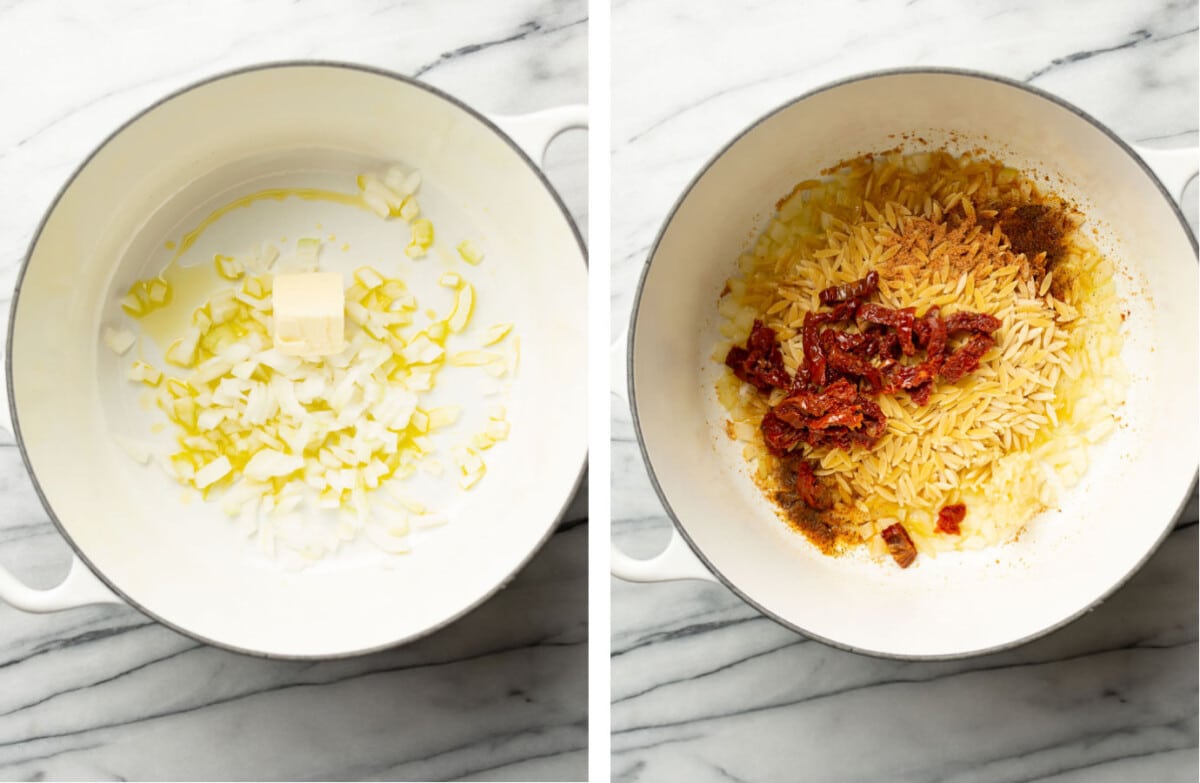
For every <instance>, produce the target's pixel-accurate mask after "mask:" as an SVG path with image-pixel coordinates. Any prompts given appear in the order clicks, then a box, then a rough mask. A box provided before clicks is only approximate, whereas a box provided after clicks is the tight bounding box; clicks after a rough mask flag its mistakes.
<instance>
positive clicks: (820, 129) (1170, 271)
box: [613, 70, 1200, 658]
mask: <svg viewBox="0 0 1200 783" xmlns="http://www.w3.org/2000/svg"><path fill="white" fill-rule="evenodd" d="M906 132H916V135H917V136H920V137H921V138H922V139H924V140H925V141H927V142H929V145H928V146H932V147H937V146H948V147H950V148H952V149H957V150H964V151H965V150H970V149H974V148H975V147H977V146H981V147H983V148H984V149H986V150H988V151H989V152H991V153H993V154H994V155H996V156H998V157H999V158H1001V159H1003V160H1006V161H1009V162H1010V163H1011V164H1016V165H1018V166H1020V167H1022V168H1025V169H1028V170H1033V171H1037V172H1040V173H1046V174H1048V175H1049V176H1050V177H1051V180H1052V186H1053V188H1055V189H1056V190H1059V191H1060V192H1062V193H1064V195H1067V196H1068V197H1070V198H1073V199H1075V200H1077V201H1078V202H1079V203H1080V205H1081V206H1082V208H1083V210H1084V212H1085V213H1086V214H1087V216H1088V217H1089V219H1090V222H1091V225H1093V226H1095V227H1097V228H1098V229H1099V233H1100V241H1101V244H1102V246H1103V248H1104V249H1105V250H1106V251H1107V252H1108V253H1110V254H1111V255H1112V256H1113V257H1114V258H1115V259H1117V261H1118V262H1119V264H1120V266H1121V267H1122V268H1123V269H1125V270H1127V271H1128V273H1129V277H1128V279H1126V278H1125V277H1124V276H1122V277H1121V279H1120V281H1119V285H1120V289H1121V291H1122V293H1123V295H1125V296H1127V298H1128V300H1129V306H1130V311H1131V313H1130V317H1129V319H1128V321H1127V328H1128V334H1127V339H1126V345H1125V349H1124V360H1125V362H1126V364H1127V365H1128V366H1129V368H1130V370H1131V371H1132V373H1133V375H1134V381H1133V385H1132V388H1131V389H1130V393H1129V395H1128V401H1127V403H1126V405H1125V407H1124V408H1123V409H1122V410H1121V411H1120V416H1121V419H1122V420H1123V421H1124V422H1125V426H1124V427H1123V428H1122V429H1121V430H1120V431H1119V432H1118V434H1117V435H1115V436H1114V437H1112V438H1110V439H1109V440H1108V441H1107V442H1106V443H1105V444H1104V446H1103V448H1102V449H1100V450H1099V451H1098V452H1096V453H1094V454H1092V455H1091V456H1092V463H1091V468H1090V470H1089V471H1088V474H1087V477H1086V479H1085V481H1084V482H1083V483H1082V484H1081V485H1080V486H1079V487H1078V488H1077V489H1076V490H1074V491H1072V492H1071V493H1070V494H1069V495H1068V496H1067V497H1066V498H1064V500H1063V502H1062V508H1061V512H1058V511H1052V512H1047V513H1045V514H1043V515H1041V516H1040V517H1038V518H1037V519H1035V520H1033V521H1032V523H1031V524H1030V526H1029V528H1028V530H1027V531H1026V532H1025V534H1023V535H1022V536H1021V538H1020V540H1019V541H1018V542H1016V543H1013V544H1010V545H1007V546H1004V547H1002V548H999V549H997V550H995V551H989V552H982V553H964V554H952V555H939V556H938V557H937V558H930V557H924V558H921V559H920V561H919V562H918V564H917V565H916V566H914V567H912V568H909V569H907V570H900V569H898V568H895V567H894V566H892V565H890V564H880V563H875V562H871V561H869V560H868V559H866V558H865V556H864V557H854V556H848V557H842V558H829V557H825V556H823V555H821V554H820V553H819V552H817V551H816V550H815V548H813V547H812V546H810V545H809V544H808V543H807V542H806V541H805V540H804V539H803V538H802V537H801V536H799V535H796V534H794V533H792V532H791V531H790V530H789V529H788V528H787V527H786V526H785V525H784V524H783V523H782V522H780V521H779V519H778V518H777V517H776V515H775V513H774V511H773V509H772V508H771V506H770V505H769V503H768V502H767V501H766V500H765V499H764V498H763V497H762V496H761V494H760V493H759V492H758V490H757V489H756V488H755V487H754V485H753V484H752V482H751V480H750V478H749V477H748V475H747V473H746V469H745V465H744V462H743V460H742V458H741V455H740V453H739V452H740V446H738V445H736V444H734V443H731V442H730V441H729V440H728V439H727V438H726V437H725V436H724V435H723V432H722V426H721V424H722V422H723V421H724V419H725V415H724V411H723V410H722V409H721V408H720V405H719V403H718V402H717V401H716V398H715V392H714V389H713V385H714V382H715V380H716V378H717V377H718V374H719V373H720V371H721V368H720V367H718V366H717V365H716V364H715V363H714V362H712V361H711V360H710V358H709V357H710V355H711V353H712V351H713V346H714V345H715V343H716V341H717V339H718V332H717V327H718V319H717V315H716V304H717V299H718V296H719V294H720V291H721V288H722V286H723V284H724V282H725V280H726V279H727V278H728V277H730V276H731V275H732V274H733V273H734V270H735V261H736V259H737V257H738V255H739V253H740V252H742V251H743V250H744V249H745V248H746V246H747V242H748V237H752V236H753V234H754V233H756V232H751V231H750V229H752V228H759V227H761V226H762V225H763V222H764V221H765V220H766V219H767V218H769V216H770V213H771V211H772V207H771V205H772V204H773V203H774V202H775V200H776V199H777V198H779V197H780V195H782V194H785V193H787V192H789V190H790V189H791V187H792V185H793V184H794V183H795V182H797V181H799V180H802V179H807V178H810V177H812V176H816V175H817V174H818V172H820V171H821V170H822V169H823V168H825V167H827V166H830V165H831V164H833V163H835V162H836V161H840V160H844V159H847V158H850V157H853V156H856V155H858V154H860V153H863V152H869V151H879V150H884V149H889V148H891V147H894V146H896V145H897V144H898V143H900V142H901V141H902V139H901V134H903V133H906ZM910 148H913V147H910ZM1148 164H1149V165H1148ZM1151 167H1153V170H1154V171H1155V172H1156V173H1157V174H1158V179H1157V180H1156V178H1155V176H1154V174H1152V173H1151ZM1196 167H1197V155H1196V152H1195V151H1194V150H1189V151H1183V152H1178V153H1167V152H1156V151H1152V150H1141V151H1139V152H1136V153H1135V152H1134V151H1133V150H1132V149H1130V147H1129V146H1128V145H1126V144H1124V143H1123V142H1122V141H1121V140H1120V139H1118V138H1117V137H1116V136H1115V135H1113V134H1112V132H1110V131H1108V130H1107V129H1105V128H1104V127H1103V126H1102V125H1100V124H1099V123H1098V122H1096V121H1095V120H1094V119H1092V118H1090V117H1088V116H1087V115H1086V114H1084V113H1083V112H1081V111H1079V110H1078V109H1076V108H1074V107H1072V106H1069V105H1067V104H1066V103H1064V102H1063V101H1061V100H1059V99H1057V98H1055V97H1053V96H1050V95H1047V94H1045V93H1042V92H1040V91H1037V90H1034V89H1031V88H1029V87H1026V86H1024V85H1020V84H1017V83H1013V82H1009V81H1006V80H1003V79H998V78H995V77H992V76H987V75H983V74H977V73H967V72H958V71H944V70H913V71H904V70H902V71H892V72H886V73H880V74H873V75H867V76H863V77H860V78H855V79H851V80H848V81H845V82H841V83H838V84H834V85H832V86H829V87H826V88H823V89H820V90H817V91H815V92H813V93H810V94H808V95H805V96H803V97H801V98H799V99H797V100H795V101H793V102H791V103H789V104H787V105H785V106H783V107H782V108H780V109H778V110H777V111H775V112H773V113H771V114H770V115H768V116H766V117H765V118H763V119H762V120H760V121H758V122H756V123H754V124H753V125H751V126H750V127H749V128H748V129H746V131H744V132H743V133H742V134H741V135H740V136H738V137H737V138H736V139H734V140H733V141H732V142H731V143H730V144H729V145H728V146H726V147H725V148H724V149H723V150H722V151H721V152H720V153H719V154H718V155H717V156H716V157H715V158H714V159H713V160H712V161H711V162H710V163H709V164H708V165H707V166H705V168H704V169H703V170H702V172H701V173H700V174H699V176H697V178H696V179H695V180H694V181H693V182H692V184H691V185H690V187H689V188H688V189H687V191H686V192H685V193H684V195H683V196H682V197H681V198H680V200H679V201H678V203H677V204H676V205H675V208H674V210H673V211H672V213H671V215H670V217H669V218H668V220H667V222H666V225H665V226H664V228H663V229H662V232H661V233H660V234H659V237H658V240H657V242H656V243H655V245H654V248H653V250H652V252H651V255H650V260H649V262H648V264H647V266H646V269H645V273H644V275H643V277H642V280H641V283H640V287H639V289H638V295H637V299H636V301H635V305H634V312H633V317H632V321H631V326H630V332H629V340H628V342H629V345H628V372H629V379H628V381H629V385H628V389H629V395H630V399H631V401H632V409H633V414H634V422H635V425H636V428H637V432H638V438H639V441H640V443H641V446H642V453H643V456H644V457H645V461H646V465H647V468H648V469H649V473H650V477H651V481H652V482H653V484H654V486H655V488H656V490H657V491H658V494H659V497H660V498H661V500H662V502H663V505H664V506H665V508H666V509H667V512H668V513H669V514H670V516H671V518H672V519H673V520H674V522H675V525H676V530H675V531H674V534H673V536H672V539H671V542H670V544H669V545H668V546H667V548H666V550H665V551H664V552H662V553H661V554H660V555H659V556H657V557H655V558H653V559H651V560H647V561H638V560H633V559H631V558H629V557H627V556H625V555H623V554H622V553H620V552H616V551H614V553H613V573H614V574H615V575H617V576H619V577H621V578H624V579H629V580H635V581H660V580H667V579H684V578H701V579H703V578H707V579H713V578H714V575H715V577H717V578H719V579H720V581H722V582H724V583H725V584H726V585H728V586H729V587H730V588H731V589H732V590H734V591H735V592H736V593H737V594H738V595H740V596H741V597H742V598H744V599H745V600H746V601H748V602H749V603H751V604H752V605H754V606H755V607H757V608H758V609H760V610H761V611H762V612H764V613H765V614H767V615H769V616H770V617H772V618H774V619H776V620H778V621H779V622H781V623H783V624H785V625H787V626H789V627H791V628H793V629H795V630H797V631H799V632H802V633H804V634H807V635H809V636H812V637H815V638H818V639H821V640H824V641H826V642H828V643H830V644H833V645H836V646H839V647H843V648H847V649H851V650H855V651H860V652H866V653H871V654H877V655H884V656H894V657H911V658H938V657H955V656H965V655H973V654H978V653H982V652H986V651H991V650H996V649H999V648H1003V647H1006V646H1012V645H1015V644H1019V643H1021V642H1024V641H1028V640H1030V639H1032V638H1034V637H1037V636H1039V635H1041V634H1045V633H1047V632H1049V631H1051V630H1053V629H1055V628H1058V627H1060V626H1062V625H1063V624H1065V623H1067V622H1070V621H1071V620H1072V619H1074V618H1075V617H1078V616H1079V615H1080V614H1082V613H1083V612H1085V611H1086V610H1087V609H1088V608H1089V607H1092V606H1094V605H1095V604H1097V603H1098V602H1099V601H1101V600H1102V599H1103V598H1104V597H1105V596H1107V595H1108V594H1109V593H1111V592H1112V591H1113V590H1115V589H1116V588H1117V587H1118V586H1120V585H1121V584H1122V583H1123V582H1124V581H1125V580H1126V579H1128V578H1129V577H1130V575H1132V574H1133V572H1134V571H1136V570H1137V569H1138V567H1139V566H1141V564H1142V563H1144V562H1145V561H1146V559H1147V558H1148V557H1149V556H1150V554H1151V553H1152V552H1153V551H1154V549H1155V547H1157V546H1158V544H1159V543H1160V542H1161V541H1162V540H1163V538H1164V537H1165V536H1166V534H1167V532H1168V531H1169V530H1170V529H1171V526H1172V522H1173V520H1174V519H1175V516H1176V514H1177V513H1178V511H1179V508H1180V505H1181V504H1182V503H1183V502H1184V500H1185V499H1186V498H1187V495H1188V493H1189V490H1190V488H1191V486H1192V485H1193V481H1194V476H1195V473H1196V465H1197V443H1198V440H1200V439H1198V437H1197V429H1196V426H1197V404H1196V392H1195V389H1196V383H1197V356H1198V349H1197V263H1196V244H1195V240H1194V238H1193V237H1192V236H1191V234H1190V232H1189V230H1188V228H1187V226H1186V223H1185V222H1184V220H1183V217H1182V215H1181V214H1180V212H1179V210H1178V208H1177V207H1176V206H1175V203H1174V201H1173V200H1172V195H1175V196H1178V194H1180V193H1181V191H1182V189H1183V186H1184V185H1185V183H1186V182H1187V180H1188V179H1190V178H1191V176H1192V175H1193V174H1194V172H1195V171H1196ZM1164 186H1165V187H1164Z"/></svg>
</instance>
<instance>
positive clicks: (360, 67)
mask: <svg viewBox="0 0 1200 783" xmlns="http://www.w3.org/2000/svg"><path fill="white" fill-rule="evenodd" d="M311 67H317V68H330V69H341V70H347V71H357V72H359V73H367V74H371V75H374V76H380V77H383V78H386V79H390V80H393V81H398V82H401V83H403V84H406V85H408V86H411V87H416V88H418V89H420V90H424V91H425V92H427V93H429V94H431V95H433V96H434V97H437V98H440V99H442V100H443V101H446V102H447V103H449V104H451V105H452V106H454V107H455V108H457V109H458V110H460V111H462V112H464V113H465V114H467V115H468V116H470V117H472V118H474V119H476V120H478V121H479V122H481V123H482V124H483V125H484V126H485V127H486V128H487V129H488V130H490V131H491V132H492V133H493V134H495V135H496V136H497V137H498V138H500V139H501V140H502V141H503V142H504V143H505V144H507V145H508V147H509V148H510V149H512V150H513V152H515V153H516V154H517V156H518V157H519V158H520V159H521V160H522V162H524V164H525V165H526V166H527V167H528V168H529V170H530V171H531V172H532V173H533V175H534V176H535V177H537V179H538V180H539V181H540V182H541V183H542V187H543V188H545V190H546V192H547V193H548V194H549V195H550V197H551V199H553V201H554V203H555V205H556V206H557V207H558V209H559V212H560V213H561V214H562V217H563V219H564V220H565V221H566V223H567V226H568V228H570V230H571V233H572V234H573V235H574V237H575V243H576V245H577V246H578V248H579V257H580V259H581V260H582V261H583V263H584V266H585V268H586V266H587V264H588V257H587V246H586V245H585V244H584V241H583V236H582V235H581V234H580V232H579V227H578V226H577V225H575V220H574V218H572V217H571V213H570V211H569V210H568V209H567V206H566V204H564V203H563V200H562V198H561V197H560V196H559V194H558V192H557V191H556V190H555V189H554V187H553V185H551V184H550V180H549V179H547V177H546V175H545V174H544V173H543V172H542V170H541V168H540V167H539V166H538V165H537V164H536V163H535V162H534V161H533V160H532V159H530V157H529V156H528V155H527V154H526V153H525V151H524V150H523V149H521V147H520V146H519V145H518V144H517V143H516V142H515V141H513V140H512V138H510V137H509V136H508V134H506V133H505V132H504V131H503V130H501V129H500V128H499V127H498V126H497V125H496V124H495V123H494V122H493V121H492V120H491V119H490V118H489V117H487V116H486V115H484V114H483V113H481V112H479V111H478V110H476V109H474V108H472V107H471V106H470V105H468V104H467V103H465V102H463V101H462V100H460V99H458V98H456V97H454V96H453V95H450V94H449V93H447V92H444V91H442V90H440V89H438V88H437V87H434V86H432V85H430V84H427V83H425V82H423V81H421V80H419V79H416V78H414V77H411V76H405V75H404V74H400V73H396V72H394V71H390V70H387V69H385V68H379V67H376V66H373V65H365V64H362V63H353V62H344V61H338V60H324V59H301V60H279V61H271V62H264V63H257V64H254V65H249V66H244V67H240V68H233V69H230V70H225V71H221V72H219V73H215V74H212V75H210V76H206V77H204V78H202V79H199V80H197V81H194V82H191V83H189V84H186V85H184V86H183V87H180V88H178V89H175V90H172V91H171V92H169V93H167V94H166V95H164V96H163V97H161V98H159V99H158V100H156V101H154V102H153V103H151V104H149V105H148V106H146V107H145V108H143V109H141V110H140V111H138V112H137V113H136V114H134V115H133V116H132V117H130V118H129V119H128V120H126V121H125V122H123V123H121V124H120V125H119V126H118V127H117V128H116V129H114V130H113V131H112V132H111V133H109V134H108V135H106V136H105V137H104V138H103V140H101V141H100V143H99V144H97V145H96V146H95V147H94V148H93V149H92V151H91V152H89V153H88V155H87V156H86V157H85V158H84V159H83V160H82V161H81V162H80V163H79V165H77V166H76V167H75V169H74V170H73V171H72V172H71V175H70V176H69V177H68V178H67V180H66V181H65V182H64V183H63V185H62V187H60V188H59V189H58V192H57V193H56V194H55V195H54V198H53V199H52V200H51V201H50V205H49V206H48V207H47V208H46V211H45V212H44V213H43V214H42V218H41V220H40V221H39V222H38V226H37V229H36V230H35V231H34V233H33V237H32V239H30V241H29V246H28V249H27V250H26V251H25V255H24V257H23V258H22V259H21V265H20V268H19V269H18V271H17V282H16V288H15V289H14V291H13V296H12V301H11V304H10V306H9V314H8V330H7V335H6V336H7V341H6V343H5V347H4V353H5V355H4V363H5V367H4V369H5V378H4V381H5V384H6V385H7V392H8V407H9V415H10V417H11V418H12V425H13V437H14V439H15V440H16V443H17V450H18V451H19V452H20V453H21V461H22V462H23V463H24V464H25V470H26V472H27V473H28V474H29V478H30V480H31V481H32V482H33V488H34V491H35V492H36V493H37V496H38V499H39V500H40V501H41V504H42V507H43V508H44V509H45V510H46V513H47V515H48V516H49V517H50V521H51V522H53V523H54V526H55V527H56V528H58V532H59V535H61V536H62V537H63V538H64V539H65V540H66V542H67V544H68V545H70V547H71V550H72V552H73V553H74V556H75V557H78V558H79V559H80V560H82V561H83V563H84V565H86V566H87V567H88V569H89V570H90V571H91V572H92V573H93V574H94V575H95V576H96V578H98V579H99V580H100V581H101V582H103V583H104V585H105V586H106V587H108V589H110V590H112V592H113V593H115V594H116V595H117V596H118V597H119V598H120V599H121V600H122V601H124V602H125V603H126V604H128V605H129V606H131V607H133V608H134V609H136V610H137V611H139V612H141V613H142V614H144V615H146V616H147V617H149V618H151V619H152V620H154V621H156V622H158V623H161V624H162V625H165V626H166V627H168V628H170V629H171V630H173V631H175V632H177V633H180V634H183V635H184V636H187V637H189V638H192V639H195V640H196V641H198V642H201V643H203V644H207V645H211V646H213V647H219V648H221V649H224V650H229V651H230V652H235V653H240V654H243V655H249V656H253V657H257V658H268V659H273V660H303V661H313V660H338V659H342V658H355V657H358V656H360V655H368V654H370V653H375V652H380V651H382V650H389V649H391V648H393V647H399V646H401V645H405V644H408V643H410V642H414V641H416V640H417V639H420V638H423V637H425V636H429V635H430V634H433V633H435V632H437V631H439V630H441V629H442V628H445V627H446V626H448V625H450V624H451V623H454V622H456V621H457V620H459V619H461V618H462V617H464V616H466V615H467V614H469V613H471V612H472V611H474V610H475V609H477V608H478V607H480V606H481V605H483V604H484V603H486V602H487V601H488V600H489V599H490V598H491V597H492V596H494V595H495V594H496V593H497V592H499V591H500V589H501V588H502V587H504V586H505V585H507V584H508V583H509V582H510V581H512V579H513V578H514V577H515V576H516V575H517V574H518V573H519V572H520V571H522V570H523V569H524V568H525V566H526V565H528V564H529V561H530V560H532V559H533V557H534V556H535V555H536V554H537V553H538V552H540V551H541V550H542V548H543V547H544V546H545V545H546V542H547V541H548V540H549V539H550V537H551V536H552V535H554V533H555V532H556V531H557V529H558V526H559V522H560V521H561V520H562V518H563V516H564V515H565V514H566V512H567V509H568V508H569V507H570V504H571V501H572V500H573V499H574V498H575V495H576V494H577V493H578V491H579V487H580V485H581V484H582V482H583V477H584V476H585V475H586V472H587V466H588V459H587V452H586V450H585V452H584V458H583V460H582V461H581V463H580V466H579V470H578V471H577V472H576V475H575V479H574V481H573V483H572V485H571V489H570V492H569V493H568V495H567V497H566V500H565V501H564V502H563V504H562V506H561V508H559V510H558V513H557V514H556V515H555V517H554V519H553V521H552V522H551V523H550V524H548V525H547V526H546V530H545V532H544V533H543V534H542V535H541V538H540V539H539V540H538V541H537V543H536V545H535V546H534V547H533V548H532V549H530V551H529V553H528V554H527V555H526V556H525V557H524V558H523V559H522V560H521V561H520V562H519V563H517V564H516V565H515V566H514V567H513V569H512V570H511V571H509V573H508V574H507V575H506V576H505V577H504V578H503V579H501V580H499V581H498V582H497V583H496V584H495V585H493V586H492V587H491V588H490V589H489V590H487V591H486V592H484V593H483V594H482V595H481V596H479V598H477V599H476V600H475V601H473V602H472V603H470V604H469V605H467V606H466V607H464V608H462V609H460V610H459V611H458V612H456V613H454V614H452V615H451V616H449V617H447V618H444V619H443V620H441V621H440V622H438V623H435V624H433V625H431V626H429V627H428V628H424V629H422V630H420V631H417V632H416V633H412V634H409V635H407V636H403V637H401V638H399V639H396V640H393V641H388V642H384V643H382V644H377V645H372V646H371V647H364V648H362V649H358V650H350V651H344V652H337V653H329V654H305V653H286V654H284V653H272V652H265V651H262V650H253V649H249V648H245V647H239V646H238V645H235V644H230V643H227V642H222V641H220V640H217V639H211V638H208V637H206V636H204V635H203V634H199V633H196V632H194V631H191V630H188V629H187V628H184V627H182V626H180V625H178V624H176V623H174V622H172V621H171V620H169V619H167V618H165V617H163V616H162V615H160V614H157V613H155V612H153V611H151V610H149V609H147V608H146V607H145V606H143V605H142V604H140V603H139V602H138V601H136V600H134V599H133V598H131V597H130V596H129V595H127V594H126V593H125V592H123V591H122V590H121V589H120V588H119V587H118V586H117V585H115V584H113V582H112V581H110V580H109V578H108V577H107V576H106V575H105V574H104V572H103V571H102V570H100V569H99V568H97V567H96V566H95V565H94V564H93V563H92V561H91V560H90V559H89V558H88V557H87V555H86V554H85V553H84V552H83V550H82V549H81V548H80V547H79V546H78V545H77V544H76V543H75V540H74V539H73V538H72V537H71V535H70V533H68V532H67V529H66V527H65V526H64V525H63V523H62V521H61V520H60V519H59V517H58V514H57V513H56V512H55V511H54V508H53V506H51V504H50V500H49V499H48V498H47V497H46V494H45V492H44V491H43V490H42V486H41V483H40V482H39V481H38V478H37V474H36V473H35V472H34V469H33V465H32V464H31V463H30V461H29V454H28V453H27V451H26V449H25V441H24V438H23V437H22V435H21V425H20V418H19V416H18V415H17V404H16V395H15V393H14V392H15V386H14V384H13V339H12V338H13V330H14V328H15V326H16V320H17V318H16V316H17V304H18V301H19V300H20V297H21V287H22V284H23V283H24V280H25V272H26V270H27V269H28V267H29V262H30V259H31V258H32V257H33V252H34V250H35V249H36V247H37V244H38V240H39V239H41V236H42V231H43V230H44V229H45V227H46V221H47V220H49V218H50V216H51V215H52V214H53V213H54V210H55V209H56V208H57V207H58V205H59V202H60V201H61V200H62V197H63V196H64V195H65V194H66V192H67V191H68V190H70V188H71V186H72V185H73V184H74V183H75V180H76V179H77V178H78V177H79V175H80V173H81V172H82V171H83V170H84V169H85V168H87V166H88V165H89V164H90V163H91V162H92V159H93V158H95V157H96V155H98V154H99V153H100V151H101V150H103V149H104V148H105V147H107V146H108V144H109V142H111V141H112V140H113V139H115V138H117V137H118V136H119V135H121V134H122V133H123V132H124V131H125V130H126V129H127V128H128V127H130V126H131V125H133V124H134V123H135V122H137V121H138V120H140V119H142V117H144V116H146V115H147V114H149V113H150V112H152V111H154V110H155V109H157V108H158V107H160V106H162V105H163V104H165V103H168V102H169V101H172V100H174V99H176V98H179V97H181V96H183V95H185V94H187V93H190V92H192V91H193V90H197V89H200V88H202V87H205V86H207V85H209V84H212V83H214V82H219V81H224V80H225V79H230V78H237V77H240V76H244V75H246V74H250V73H256V72H258V71H268V70H282V69H285V68H311Z"/></svg>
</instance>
